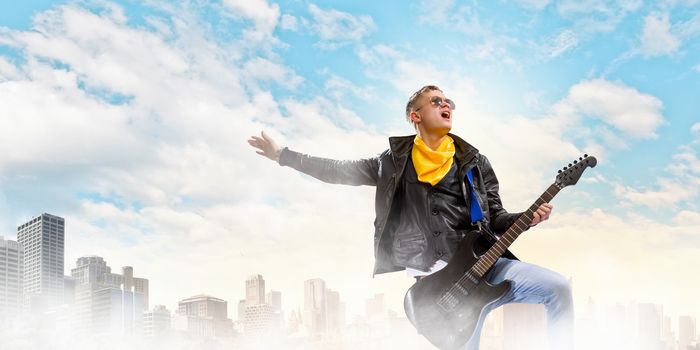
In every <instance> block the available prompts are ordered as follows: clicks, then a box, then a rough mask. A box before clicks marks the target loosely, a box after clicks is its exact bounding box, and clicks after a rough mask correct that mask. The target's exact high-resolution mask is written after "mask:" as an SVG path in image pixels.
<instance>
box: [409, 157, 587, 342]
mask: <svg viewBox="0 0 700 350" xmlns="http://www.w3.org/2000/svg"><path fill="white" fill-rule="evenodd" d="M596 164H597V160H596V159H595V157H592V156H588V155H587V154H586V155H584V156H583V157H581V158H579V159H578V160H577V161H574V162H573V164H569V166H568V167H564V169H562V170H559V174H558V175H557V177H556V180H555V181H554V183H553V184H552V185H551V186H549V188H548V189H547V190H546V191H544V193H543V194H542V195H541V196H540V197H539V198H538V199H537V200H536V201H535V203H533V204H532V205H531V206H530V208H529V209H528V210H527V211H526V212H524V213H523V214H522V215H520V216H519V217H518V219H517V220H516V221H515V223H513V225H511V226H510V228H508V230H507V231H506V232H505V233H504V234H503V236H501V238H500V239H499V240H498V241H497V242H496V243H495V244H494V245H493V246H491V248H489V250H488V251H486V253H484V254H483V255H481V256H479V255H477V254H476V253H475V252H474V249H473V247H474V241H475V240H476V239H477V238H478V237H477V236H478V235H467V236H466V237H464V239H462V241H461V242H460V243H459V245H458V247H457V250H456V252H455V254H454V256H453V257H452V259H451V260H450V262H449V263H448V264H447V266H445V268H443V269H442V270H440V271H438V272H436V273H434V274H431V275H429V276H426V277H424V278H422V279H421V280H420V281H418V282H416V283H415V284H414V285H413V286H412V287H411V288H409V290H408V291H407V292H406V297H405V298H404V310H405V311H406V316H407V317H408V319H409V320H410V321H411V323H412V324H413V326H414V327H416V329H417V330H418V333H420V334H422V335H423V336H425V337H426V338H427V339H428V341H430V342H431V343H432V344H433V345H435V346H437V347H438V348H440V349H445V350H447V349H458V348H460V347H461V346H463V345H464V344H466V343H467V342H468V341H469V339H471V337H472V336H473V333H474V330H475V328H476V324H477V322H478V320H479V317H480V316H481V313H482V311H483V309H484V307H486V306H487V305H489V304H491V303H493V302H495V301H496V300H498V299H499V298H500V297H502V296H503V295H504V294H505V293H506V292H507V291H508V290H509V289H510V281H508V280H506V281H503V282H501V283H499V284H496V285H492V284H490V283H489V282H487V281H486V280H485V279H484V275H485V274H486V272H487V271H488V270H489V269H490V268H491V266H492V265H493V264H494V263H495V262H496V260H498V258H499V257H500V256H501V255H503V253H505V251H506V249H508V247H509V246H510V245H511V244H512V243H513V242H514V241H515V239H516V238H518V236H519V235H520V234H521V233H522V232H523V231H525V230H526V229H527V228H528V227H529V226H530V223H531V222H532V219H533V214H534V212H535V211H536V210H537V208H539V207H540V205H541V204H543V203H548V202H550V201H551V200H552V199H553V198H554V196H555V195H556V194H557V193H559V191H560V190H561V189H563V188H564V187H566V186H571V185H575V184H576V183H577V182H578V180H579V178H580V177H581V174H583V171H584V170H586V169H587V168H588V167H591V168H593V167H595V166H596Z"/></svg>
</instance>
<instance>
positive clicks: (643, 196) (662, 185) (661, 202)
mask: <svg viewBox="0 0 700 350" xmlns="http://www.w3.org/2000/svg"><path fill="white" fill-rule="evenodd" d="M658 186H659V188H658V189H657V190H647V189H643V190H637V189H634V188H632V187H629V186H624V185H620V184H617V185H615V187H614V190H615V195H616V196H618V197H620V198H623V199H625V200H628V201H630V202H632V203H634V204H638V205H645V206H648V207H652V208H665V207H668V206H669V205H673V204H676V203H678V202H680V201H685V200H688V199H691V198H693V197H695V195H696V194H697V193H698V190H697V187H696V186H695V185H689V184H686V183H682V182H679V181H676V180H673V179H665V178H663V179H659V180H658Z"/></svg>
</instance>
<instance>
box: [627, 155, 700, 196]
mask: <svg viewBox="0 0 700 350" xmlns="http://www.w3.org/2000/svg"><path fill="white" fill-rule="evenodd" d="M666 170H667V171H668V174H664V175H663V176H662V177H659V178H658V180H657V181H656V185H655V186H654V188H642V189H635V188H633V187H631V186H624V185H620V184H616V185H615V194H616V195H617V196H618V197H620V198H623V199H625V200H627V201H628V202H630V203H632V204H636V205H644V206H647V207H651V208H665V207H668V206H672V205H677V204H678V203H681V202H684V201H689V200H692V199H694V198H696V197H697V195H698V193H700V190H698V188H700V159H698V156H697V154H696V152H695V150H694V149H693V148H691V147H689V146H681V147H680V152H678V153H676V154H674V155H673V157H672V161H671V162H670V163H669V164H668V165H667V167H666Z"/></svg>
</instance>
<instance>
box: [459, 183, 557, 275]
mask: <svg viewBox="0 0 700 350" xmlns="http://www.w3.org/2000/svg"><path fill="white" fill-rule="evenodd" d="M559 190H560V188H559V187H558V186H557V185H556V184H552V185H551V186H549V188H548V189H547V190H546V191H544V193H542V195H541V196H540V198H538V199H537V200H536V201H535V203H533V204H532V205H531V206H530V208H529V209H528V210H527V211H525V212H524V213H523V214H522V215H520V216H519V217H518V220H516V221H515V223H513V225H511V226H510V228H508V230H507V231H506V232H505V233H504V234H503V236H501V239H499V240H498V241H497V242H496V244H494V245H493V246H491V248H489V250H488V251H486V253H485V254H484V255H482V256H481V257H480V258H479V260H478V261H477V262H476V264H474V266H472V268H471V270H470V273H471V275H472V276H477V277H483V276H484V275H485V274H486V271H488V270H489V268H491V266H492V265H493V264H494V263H496V260H498V258H500V257H501V255H503V253H505V252H506V250H507V249H508V247H510V245H511V244H513V242H514V241H515V239H516V238H518V236H520V234H521V233H523V232H524V231H525V230H527V229H528V227H530V223H531V222H532V218H533V216H534V214H535V211H536V210H537V208H539V207H540V205H542V204H543V203H548V202H550V201H551V200H552V198H554V196H556V195H557V193H559Z"/></svg>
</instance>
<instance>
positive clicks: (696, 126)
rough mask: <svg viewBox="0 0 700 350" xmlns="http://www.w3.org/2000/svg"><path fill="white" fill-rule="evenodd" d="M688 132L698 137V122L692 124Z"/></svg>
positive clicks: (699, 132)
mask: <svg viewBox="0 0 700 350" xmlns="http://www.w3.org/2000/svg"><path fill="white" fill-rule="evenodd" d="M690 132H691V133H692V134H693V135H695V136H700V122H698V123H695V124H693V126H691V127H690Z"/></svg>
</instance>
